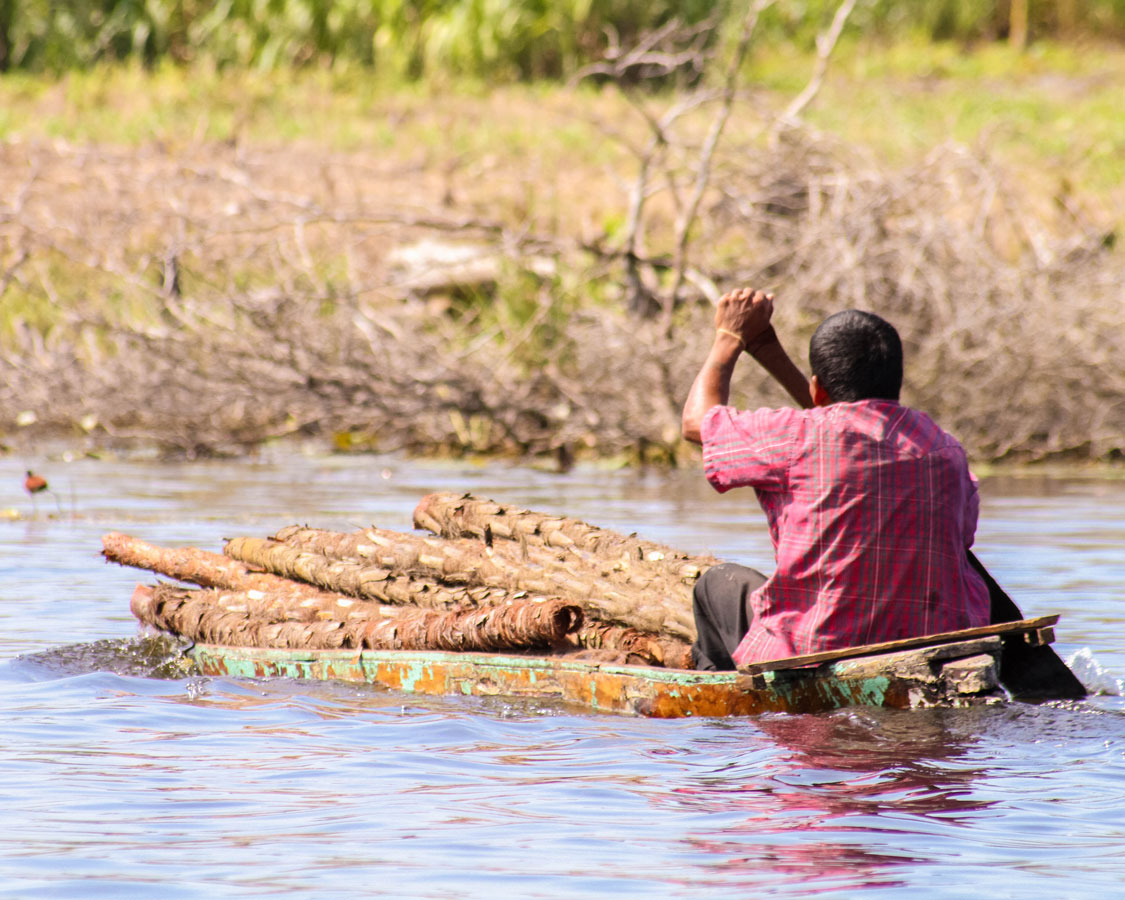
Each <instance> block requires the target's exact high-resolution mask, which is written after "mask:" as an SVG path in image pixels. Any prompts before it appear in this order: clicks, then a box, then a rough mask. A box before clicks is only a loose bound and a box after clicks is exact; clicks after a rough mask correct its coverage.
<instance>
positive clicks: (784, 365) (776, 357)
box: [746, 325, 813, 409]
mask: <svg viewBox="0 0 1125 900" xmlns="http://www.w3.org/2000/svg"><path fill="white" fill-rule="evenodd" d="M746 352H747V353H749V354H750V355H751V356H752V357H754V360H755V362H757V363H758V365H760V366H761V367H762V368H763V369H765V370H766V371H767V372H769V374H770V375H772V376H773V378H774V381H776V382H777V383H778V384H780V385H781V386H782V387H783V388H785V390H786V391H787V392H788V393H789V396H790V397H792V398H793V399H794V400H796V401H797V405H798V406H799V407H801V408H802V409H810V408H811V407H812V406H813V401H812V394H811V392H810V390H809V380H808V379H807V378H806V377H805V374H804V373H803V372H802V371H801V370H800V369H798V368H797V366H796V364H795V363H794V362H793V360H791V359H790V358H789V354H788V353H786V352H785V348H784V347H782V346H781V340H780V339H779V338H778V336H777V332H776V331H774V330H773V326H772V325H771V326H770V327H769V328H767V329H766V330H765V331H764V332H762V334H761V335H760V336H759V337H758V338H757V340H755V341H754V342H753V343H752V344H749V345H748V346H747V347H746Z"/></svg>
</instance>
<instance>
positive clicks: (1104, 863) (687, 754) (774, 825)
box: [0, 454, 1125, 898]
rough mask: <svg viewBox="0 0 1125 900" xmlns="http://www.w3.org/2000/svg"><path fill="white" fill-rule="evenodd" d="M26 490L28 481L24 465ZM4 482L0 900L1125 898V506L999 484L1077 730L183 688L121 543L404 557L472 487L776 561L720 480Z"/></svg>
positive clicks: (991, 528) (334, 690)
mask: <svg viewBox="0 0 1125 900" xmlns="http://www.w3.org/2000/svg"><path fill="white" fill-rule="evenodd" d="M36 464H38V461H36ZM24 468H25V466H24V461H22V460H11V459H10V460H8V461H7V462H5V463H4V464H3V465H2V466H0V476H2V485H3V486H0V508H3V507H8V506H11V507H16V508H18V509H19V510H21V511H22V512H23V513H24V514H25V516H27V518H25V519H22V520H16V521H0V716H2V721H3V730H2V732H0V816H2V818H3V832H2V833H3V837H2V838H0V848H2V849H0V896H3V897H21V898H22V897H27V898H52V897H65V898H88V897H106V898H132V897H144V898H150V897H161V898H181V897H184V898H195V897H252V896H260V897H283V896H284V897H317V898H321V897H323V898H352V897H355V898H359V897H419V898H429V897H434V898H437V897H443V898H444V897H466V898H477V897H479V898H496V897H529V898H536V897H550V898H556V897H584V898H586V897H588V898H600V897H609V896H613V897H630V896H636V897H642V896H643V897H646V898H652V897H693V898H694V897H698V896H707V897H732V898H733V897H740V898H742V897H758V896H762V897H794V898H796V897H810V896H829V897H847V896H857V895H859V894H860V893H863V894H864V895H865V896H866V895H867V894H879V895H881V896H887V897H907V896H912V897H918V896H925V897H973V896H992V897H1043V898H1060V897H1083V898H1085V897H1089V896H1100V897H1101V896H1106V897H1108V896H1122V895H1123V894H1125V889H1123V888H1122V884H1123V883H1125V758H1123V757H1125V702H1123V701H1122V699H1121V697H1120V696H1119V686H1118V683H1117V682H1118V679H1119V678H1121V677H1123V676H1125V616H1123V615H1122V612H1121V608H1120V606H1119V597H1120V596H1121V589H1122V587H1123V586H1125V483H1122V482H1120V481H1117V482H1099V481H1064V480H1052V481H1047V480H1037V481H1027V480H1018V481H1000V480H995V479H994V480H986V481H985V482H984V483H983V485H982V492H983V495H984V499H985V502H984V512H983V520H982V524H981V528H980V531H979V534H978V555H979V556H980V557H981V558H982V560H983V561H984V563H985V564H986V565H987V566H988V567H989V568H990V569H991V571H992V573H993V574H994V575H995V576H996V577H997V579H998V580H999V581H1000V583H1001V584H1003V585H1004V586H1005V587H1006V588H1007V589H1008V591H1009V593H1011V594H1012V596H1013V597H1014V599H1015V600H1016V601H1017V602H1018V603H1019V604H1020V606H1021V608H1022V609H1023V611H1024V613H1025V614H1026V615H1029V616H1030V615H1038V614H1046V613H1048V612H1060V613H1061V614H1062V616H1063V618H1062V621H1061V622H1060V625H1059V628H1058V635H1059V640H1058V643H1057V644H1056V647H1057V649H1058V650H1059V652H1060V653H1061V654H1062V655H1063V656H1064V657H1066V658H1070V657H1072V656H1075V655H1077V660H1076V662H1075V665H1076V666H1079V667H1080V671H1081V673H1082V676H1083V678H1084V679H1085V680H1086V681H1087V682H1088V683H1090V684H1093V685H1095V686H1100V687H1102V688H1103V689H1105V690H1106V691H1107V693H1104V694H1101V695H1099V696H1095V697H1093V698H1091V699H1090V700H1088V701H1086V702H1084V703H1081V704H1071V705H1057V706H1050V705H1047V706H1031V705H1025V704H1010V705H1008V706H1005V707H1000V708H989V709H983V710H962V711H916V712H894V711H880V710H870V709H853V710H845V711H839V712H835V713H831V714H826V715H817V716H784V715H771V716H763V717H758V718H750V719H742V720H714V719H712V720H706V719H704V720H683V721H648V720H642V719H630V718H625V717H615V716H596V715H587V714H583V713H581V712H576V711H575V710H573V709H565V708H560V707H557V706H552V705H550V704H546V703H512V702H506V701H501V700H481V699H474V698H436V699H435V698H421V697H413V696H406V695H402V694H394V693H389V692H386V691H382V690H379V689H376V688H371V687H365V686H354V685H342V684H325V683H306V682H295V681H286V680H276V681H265V682H253V681H234V680H223V679H211V678H199V677H185V676H184V675H182V674H181V673H180V671H179V670H178V669H176V668H175V666H174V664H173V663H171V662H170V661H169V660H168V659H167V657H166V656H165V655H163V654H162V652H161V649H160V648H159V647H156V646H154V645H153V644H152V643H151V642H147V643H146V642H141V641H139V640H138V639H137V627H136V624H135V622H134V621H133V619H132V617H131V615H130V614H129V608H128V600H129V594H130V592H131V590H132V586H133V584H135V583H136V582H137V581H138V580H142V581H151V579H150V578H147V577H146V576H145V574H144V573H139V572H135V571H133V570H127V569H122V568H119V567H117V566H109V565H106V564H105V563H104V562H103V561H102V560H101V559H100V558H99V556H98V551H99V549H100V540H99V539H100V536H101V534H102V533H103V532H105V531H109V530H121V531H126V532H129V533H132V534H135V535H137V536H138V537H142V538H144V539H146V540H150V541H153V542H156V543H162V544H169V545H178V544H192V545H195V546H199V547H203V548H205V549H210V550H219V549H220V548H221V545H222V540H223V538H226V537H233V536H236V535H240V534H250V535H262V536H264V535H266V534H269V533H271V532H273V531H274V530H276V529H277V528H279V527H281V526H283V525H287V524H292V523H294V522H307V523H309V524H312V525H316V526H319V527H326V528H351V527H355V526H360V525H366V524H371V523H376V524H379V525H381V526H384V527H388V528H396V529H400V530H408V529H409V528H410V514H411V511H412V509H413V507H414V504H415V503H416V502H417V500H418V499H419V498H420V497H421V496H422V495H423V494H425V493H427V492H429V491H432V490H471V491H473V492H475V493H478V494H482V495H484V496H492V497H495V498H498V499H503V500H506V501H508V502H512V503H516V504H519V505H524V506H529V507H532V508H537V509H543V510H549V511H553V512H560V513H565V514H568V515H573V516H578V517H581V518H585V519H588V520H591V521H593V522H595V523H597V524H600V525H604V526H608V527H613V528H618V529H622V530H625V531H638V532H640V533H642V534H643V535H644V536H646V537H650V538H653V539H656V540H661V541H664V542H667V543H671V544H675V545H679V546H682V547H685V548H687V549H691V550H704V549H706V550H711V551H713V552H715V553H717V554H718V555H720V556H723V557H727V558H730V559H736V560H740V561H744V562H747V563H750V564H755V565H759V566H761V567H768V565H769V558H770V553H769V542H768V538H767V535H766V533H765V528H764V526H763V524H762V522H761V519H760V514H759V512H758V510H757V507H756V505H755V503H754V501H753V498H752V497H751V496H749V495H745V496H741V497H740V496H739V493H740V492H735V493H733V494H728V495H726V496H725V497H719V496H717V495H714V494H712V493H711V492H710V489H709V488H707V487H706V485H705V484H703V483H702V476H701V475H700V474H699V473H698V472H682V473H671V474H669V473H637V472H606V471H600V470H595V469H578V470H576V471H574V472H571V473H570V474H568V475H565V476H559V475H552V474H546V473H538V472H533V471H529V470H526V469H516V468H510V467H507V466H503V465H499V464H495V465H489V466H484V467H472V466H453V465H447V464H446V465H439V464H433V463H420V462H416V461H403V460H399V459H379V458H372V457H306V456H301V455H298V454H278V455H276V456H272V457H270V456H267V457H263V458H261V459H259V460H257V461H252V462H221V463H210V462H208V463H192V464H184V465H169V464H156V463H143V462H105V461H101V462H99V461H93V460H81V461H77V462H72V463H63V462H54V463H44V464H43V469H44V474H46V475H47V476H48V477H49V478H50V480H51V483H52V487H53V489H54V490H55V492H56V493H55V495H54V496H45V497H40V498H39V500H38V504H37V506H38V508H37V509H33V508H32V505H31V502H30V501H29V500H28V499H27V498H26V497H25V496H24V495H23V494H22V492H21V490H20V483H21V481H22V476H23V469H24Z"/></svg>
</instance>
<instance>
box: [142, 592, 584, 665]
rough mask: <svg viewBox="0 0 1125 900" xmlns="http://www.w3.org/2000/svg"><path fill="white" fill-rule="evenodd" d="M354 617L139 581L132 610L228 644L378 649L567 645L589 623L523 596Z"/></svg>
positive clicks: (570, 609)
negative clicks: (293, 612)
mask: <svg viewBox="0 0 1125 900" xmlns="http://www.w3.org/2000/svg"><path fill="white" fill-rule="evenodd" d="M370 606H372V607H373V609H372V610H370V611H369V612H370V614H369V615H363V616H354V615H353V616H351V617H349V618H347V619H344V620H340V619H317V620H315V621H294V620H292V619H290V618H287V617H285V616H284V615H276V614H274V615H260V614H258V613H257V612H256V611H255V610H254V609H253V598H252V597H248V596H247V595H246V594H245V593H242V592H234V593H230V592H223V591H219V590H188V589H184V588H177V587H174V586H172V585H157V586H156V587H154V588H147V587H145V586H143V585H138V586H137V589H136V590H135V591H134V592H133V599H132V601H131V602H130V609H131V610H132V612H133V614H134V615H135V616H136V617H137V618H138V619H140V620H141V621H142V622H144V623H146V624H148V625H152V626H154V627H157V628H161V629H163V630H165V631H172V632H175V633H176V634H180V635H183V636H184V637H188V638H191V639H192V640H199V641H207V642H210V643H217V644H224V645H227V646H253V647H288V648H304V649H310V650H321V649H339V648H343V647H349V648H351V647H354V648H365V649H371V650H446V651H466V652H491V651H496V650H513V649H549V648H552V647H559V646H560V645H562V644H563V643H564V642H565V641H566V638H567V635H568V634H570V633H572V632H574V631H576V630H577V629H578V627H579V625H580V624H581V622H582V611H581V610H580V609H579V608H578V607H577V606H574V605H572V604H567V603H564V602H563V601H561V600H542V601H536V600H522V601H516V602H513V603H511V604H508V605H505V606H493V607H488V608H486V609H467V610H455V611H452V612H438V611H437V610H433V609H418V610H395V611H394V612H393V613H392V614H389V615H388V614H387V613H383V612H381V611H380V610H379V608H378V607H377V606H374V605H373V604H370Z"/></svg>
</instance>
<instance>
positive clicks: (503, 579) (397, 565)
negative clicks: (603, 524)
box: [224, 529, 695, 641]
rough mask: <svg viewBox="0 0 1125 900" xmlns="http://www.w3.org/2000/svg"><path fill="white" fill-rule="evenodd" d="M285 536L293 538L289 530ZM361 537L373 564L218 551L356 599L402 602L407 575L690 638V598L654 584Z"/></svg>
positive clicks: (425, 541)
mask: <svg viewBox="0 0 1125 900" xmlns="http://www.w3.org/2000/svg"><path fill="white" fill-rule="evenodd" d="M283 534H286V535H288V536H289V537H291V538H293V537H295V536H297V535H296V533H294V532H292V531H290V530H288V529H287V530H286V532H283ZM363 535H364V538H365V539H366V540H368V541H369V542H370V543H372V544H374V545H375V546H376V547H377V548H378V549H377V550H375V551H372V552H370V553H368V552H367V551H366V550H364V551H363V552H364V555H365V557H366V558H367V559H369V560H370V561H372V562H375V563H377V565H369V564H365V563H364V562H357V561H355V560H354V559H331V558H329V557H326V556H324V555H322V554H320V553H311V552H306V551H303V550H301V549H299V548H298V547H291V546H289V545H287V544H285V543H282V542H280V541H268V540H260V539H255V538H236V539H234V540H232V541H230V542H228V543H227V545H226V547H225V548H224V549H225V552H226V553H227V554H228V555H229V556H232V557H234V558H235V559H240V560H243V561H245V562H247V563H250V564H252V565H255V566H260V567H261V568H263V569H267V570H268V571H270V572H274V573H276V574H278V575H282V576H284V577H287V578H300V579H302V580H304V581H307V582H309V583H311V584H316V585H319V586H321V587H323V588H326V589H329V590H334V591H339V592H341V593H346V594H353V595H354V596H359V597H370V598H372V599H379V600H384V601H387V602H400V601H396V600H395V599H393V597H392V593H397V594H401V593H402V590H401V586H395V581H396V580H401V579H402V576H406V577H407V578H408V580H409V581H410V582H411V583H416V584H424V585H426V586H427V587H428V588H430V589H431V590H433V591H437V592H441V591H444V590H448V588H447V587H446V585H448V584H450V583H454V584H460V585H466V586H473V587H485V588H492V589H497V590H501V591H504V592H507V593H508V594H509V595H515V594H520V593H524V592H526V593H531V594H537V595H543V596H552V597H560V598H563V599H566V600H570V601H574V602H577V603H579V604H581V606H582V608H583V610H584V611H585V612H586V613H588V614H589V616H591V617H592V618H594V619H597V620H599V621H601V622H604V623H607V624H612V625H621V626H625V627H628V628H634V629H637V630H640V631H646V632H650V633H652V634H655V635H665V636H668V637H671V638H674V639H676V640H680V641H691V640H694V638H695V623H694V621H693V619H692V614H691V601H690V596H689V595H688V594H687V593H685V592H682V591H681V590H677V591H676V592H675V593H669V592H667V591H662V590H657V589H654V588H653V586H652V582H644V583H641V584H636V585H633V584H620V583H615V582H614V581H611V580H610V579H607V578H604V577H601V576H599V575H592V574H591V573H590V572H589V571H585V570H578V571H573V570H570V569H568V568H567V567H565V566H563V565H561V564H560V565H558V566H551V567H544V566H542V565H537V564H535V563H532V562H531V561H530V559H529V560H528V561H527V562H524V563H522V564H521V563H518V562H516V561H514V560H512V559H510V558H508V557H507V556H505V555H504V554H500V553H496V552H494V551H493V549H492V548H489V547H487V546H485V545H483V544H480V543H479V542H475V541H468V540H457V541H453V540H440V539H435V538H420V537H415V536H413V535H407V534H399V533H397V532H387V531H382V530H380V529H367V530H365V531H364V532H363ZM332 540H335V539H332ZM357 540H358V539H357ZM356 552H357V553H359V552H360V548H358V547H357V550H356ZM390 587H395V590H394V591H391V590H389V588H390ZM403 602H416V601H413V600H411V601H403ZM491 602H496V599H493V600H492V601H491Z"/></svg>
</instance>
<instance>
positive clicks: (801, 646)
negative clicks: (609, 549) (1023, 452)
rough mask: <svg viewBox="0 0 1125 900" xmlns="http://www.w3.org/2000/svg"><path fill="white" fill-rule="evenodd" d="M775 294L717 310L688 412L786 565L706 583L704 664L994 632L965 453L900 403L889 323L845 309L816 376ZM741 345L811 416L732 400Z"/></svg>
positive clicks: (731, 570)
mask: <svg viewBox="0 0 1125 900" xmlns="http://www.w3.org/2000/svg"><path fill="white" fill-rule="evenodd" d="M772 313H773V295H772V294H764V293H762V292H761V291H752V290H749V289H742V290H738V291H732V292H731V293H728V294H726V295H725V296H724V297H723V298H722V299H721V300H720V301H719V305H718V309H717V310H716V313H715V326H716V334H715V341H714V344H713V345H712V347H711V352H710V354H709V355H708V357H707V360H706V361H705V362H704V364H703V367H702V369H701V370H700V372H699V374H698V375H697V376H696V379H695V382H694V384H693V385H692V388H691V392H690V393H689V395H688V398H687V402H686V403H685V405H684V411H683V434H684V437H685V438H686V439H688V440H690V441H694V442H696V443H700V444H702V445H703V462H704V470H705V473H706V475H707V479H708V481H710V482H711V484H712V485H713V486H714V487H715V489H716V490H718V491H720V492H725V491H728V490H730V489H731V488H736V487H743V486H748V487H753V488H754V489H755V491H756V492H757V495H758V502H759V503H760V504H761V506H762V509H763V511H764V512H765V514H766V520H767V523H768V525H769V530H770V537H771V539H772V540H773V544H774V550H775V555H776V569H775V571H774V573H773V574H772V575H771V576H770V577H768V578H767V577H765V576H764V575H761V574H760V573H758V572H755V571H754V570H753V569H748V568H745V567H743V566H736V565H732V564H726V565H720V566H716V567H715V568H713V569H711V570H709V571H708V572H706V573H705V574H704V576H703V577H702V578H701V579H700V580H699V582H698V583H697V585H696V589H695V617H696V626H697V630H698V632H699V636H698V639H697V641H696V643H695V645H694V646H693V647H692V657H693V662H694V663H695V665H696V668H699V669H733V668H736V666H738V665H742V664H746V663H750V662H760V661H765V660H771V659H781V658H784V657H788V656H797V655H801V654H805V653H815V652H818V651H822V650H835V649H841V648H846V647H852V646H858V645H861V644H870V643H878V642H882V641H891V640H897V639H900V638H907V637H916V636H920V635H927V634H936V633H939V632H943V631H954V630H957V629H961V628H972V627H975V626H978V625H987V624H988V622H989V595H988V589H987V587H986V586H985V583H984V581H983V580H982V579H981V577H980V576H979V575H978V574H977V573H976V571H974V569H973V568H972V567H971V566H970V564H969V562H968V558H967V555H966V551H967V550H968V548H969V547H970V545H971V544H972V542H973V534H974V532H975V530H976V523H977V513H978V509H979V498H978V496H977V490H976V483H975V480H974V479H973V477H972V475H971V474H970V473H969V468H968V463H967V460H966V457H965V451H964V450H963V449H962V447H961V445H960V444H959V443H958V442H957V441H956V440H955V439H954V438H952V437H951V436H950V435H948V434H946V433H945V432H944V431H942V430H941V429H940V428H939V427H938V426H937V425H936V424H934V422H933V420H931V419H930V418H929V417H928V416H927V415H925V414H924V413H921V412H918V411H916V410H913V409H910V408H908V407H905V406H903V405H901V404H900V403H899V399H898V398H899V390H900V388H901V385H902V344H901V341H900V340H899V336H898V333H897V332H896V331H895V329H894V328H893V327H892V326H891V325H890V324H889V323H887V322H886V321H884V320H883V319H881V318H879V317H878V316H876V315H873V314H871V313H865V312H859V311H856V310H847V311H845V312H842V313H837V314H836V315H833V316H830V317H829V318H827V319H825V320H824V322H822V323H821V325H820V326H819V327H818V328H817V330H816V332H815V333H814V334H813V337H812V340H811V341H810V344H809V362H810V366H811V368H812V373H813V374H812V379H811V381H808V382H806V381H805V379H804V376H803V375H801V373H800V372H799V370H797V368H796V367H795V366H794V365H793V363H792V362H791V361H790V360H789V357H788V356H787V354H786V353H785V351H784V349H783V348H782V346H781V344H780V342H779V341H778V339H777V335H776V333H775V332H774V330H773V328H772V326H771V325H770V317H771V315H772ZM743 350H746V351H747V352H749V353H750V354H751V355H752V356H754V358H755V359H756V360H758V362H760V363H761V364H762V365H763V366H764V367H765V368H767V370H769V371H770V372H771V374H773V375H774V376H775V377H776V378H778V380H779V381H781V382H782V384H783V385H784V386H785V387H786V389H787V390H788V391H789V393H790V394H791V395H793V396H794V397H795V398H796V399H798V402H800V403H801V405H802V406H803V407H805V408H804V409H800V410H797V409H759V410H756V411H746V412H740V411H737V410H735V409H733V408H732V407H730V406H728V405H727V401H728V398H729V395H730V381H731V375H732V374H733V372H734V366H735V363H736V362H737V360H738V357H739V356H740V355H741V353H742V352H743Z"/></svg>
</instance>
